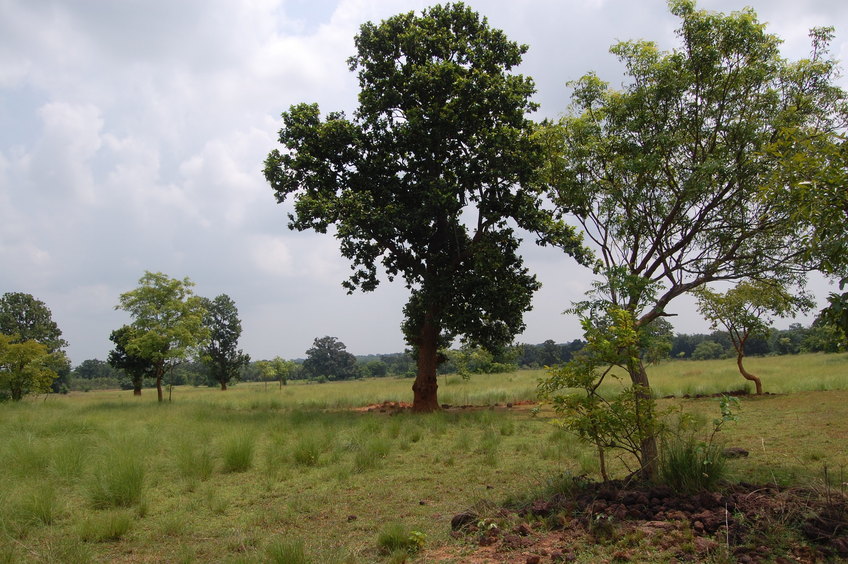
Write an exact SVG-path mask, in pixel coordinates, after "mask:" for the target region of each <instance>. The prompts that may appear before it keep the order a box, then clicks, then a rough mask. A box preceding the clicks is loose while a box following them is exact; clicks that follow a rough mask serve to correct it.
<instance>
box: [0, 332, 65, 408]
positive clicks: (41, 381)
mask: <svg viewBox="0 0 848 564" xmlns="http://www.w3.org/2000/svg"><path fill="white" fill-rule="evenodd" d="M52 360H53V355H52V354H51V353H50V352H49V350H48V347H47V345H45V344H43V343H39V342H38V341H36V340H34V339H29V340H26V341H22V340H20V339H17V338H16V337H15V336H13V335H5V334H3V333H0V399H2V397H3V396H4V395H6V394H8V396H6V397H7V398H11V399H12V400H14V401H20V400H22V399H23V397H24V396H25V395H27V394H39V393H46V392H49V391H50V386H51V385H52V384H53V380H54V379H55V378H56V376H57V374H56V371H55V370H53V368H52V366H51V365H52V364H54V363H53V362H52Z"/></svg>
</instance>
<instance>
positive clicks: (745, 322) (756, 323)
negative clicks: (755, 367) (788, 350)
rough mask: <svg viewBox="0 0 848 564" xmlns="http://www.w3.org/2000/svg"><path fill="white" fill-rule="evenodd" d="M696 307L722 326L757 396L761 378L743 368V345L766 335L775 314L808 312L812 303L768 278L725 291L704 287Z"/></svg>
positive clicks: (710, 319) (761, 384) (786, 314)
mask: <svg viewBox="0 0 848 564" xmlns="http://www.w3.org/2000/svg"><path fill="white" fill-rule="evenodd" d="M695 295H696V296H697V297H698V310H699V311H700V312H701V315H703V316H704V318H706V320H707V321H709V322H710V324H711V326H712V329H713V330H716V329H719V328H720V327H722V328H724V329H725V330H726V331H727V333H728V334H729V335H730V342H731V343H733V349H734V350H735V351H736V365H737V366H738V367H739V373H740V374H741V375H742V377H743V378H745V379H746V380H750V381H751V382H754V386H755V387H756V391H757V395H761V394H762V393H763V383H762V381H761V380H760V377H759V376H757V375H756V374H752V373H751V372H748V370H746V369H745V366H744V365H743V362H742V359H744V358H745V344H746V343H747V342H748V339H750V338H752V337H767V336H768V335H769V333H770V332H771V324H772V322H773V318H774V317H788V316H791V315H794V314H795V313H796V312H798V311H809V310H810V309H811V308H812V307H813V302H812V300H810V298H809V297H808V296H806V295H805V294H799V295H795V294H792V293H790V292H789V291H788V290H787V289H786V288H784V287H783V286H782V285H781V284H778V283H776V282H773V281H767V280H753V281H748V280H745V281H742V282H740V283H738V284H737V285H736V286H734V287H733V288H731V289H729V290H727V291H726V292H724V293H721V292H716V291H714V290H711V289H709V288H708V287H706V286H702V287H700V288H698V289H697V290H696V291H695Z"/></svg>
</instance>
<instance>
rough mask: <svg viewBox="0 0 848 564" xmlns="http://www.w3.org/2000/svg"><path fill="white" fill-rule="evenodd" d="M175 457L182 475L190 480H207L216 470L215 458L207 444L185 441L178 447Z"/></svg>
mask: <svg viewBox="0 0 848 564" xmlns="http://www.w3.org/2000/svg"><path fill="white" fill-rule="evenodd" d="M174 458H175V463H176V466H177V471H178V472H179V474H180V476H182V477H183V478H184V479H186V480H188V481H190V482H195V481H201V482H205V481H206V480H208V479H209V478H211V477H212V473H213V472H214V471H215V459H214V458H213V456H212V451H211V449H210V448H209V447H208V446H206V445H203V446H197V445H195V444H193V443H192V442H190V441H183V442H182V443H180V444H179V446H178V447H177V451H176V453H175V456H174Z"/></svg>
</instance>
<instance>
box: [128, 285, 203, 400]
mask: <svg viewBox="0 0 848 564" xmlns="http://www.w3.org/2000/svg"><path fill="white" fill-rule="evenodd" d="M138 282H139V285H138V288H136V289H135V290H131V291H129V292H125V293H123V294H121V297H120V301H119V303H118V305H117V306H115V309H122V310H124V311H126V312H128V313H129V314H130V315H131V316H132V317H133V321H132V323H131V325H130V326H131V327H132V328H133V334H131V335H130V336H129V338H128V339H127V341H126V343H125V344H124V348H125V350H126V352H127V353H129V354H130V355H133V356H137V357H141V358H144V359H147V360H148V361H149V362H150V364H151V365H152V370H151V377H152V378H154V379H155V380H156V396H157V398H158V400H159V401H160V402H161V401H163V399H164V398H163V394H162V378H163V377H164V376H165V375H166V374H167V373H168V372H169V371H170V370H172V369H173V368H174V367H176V366H177V365H178V364H180V363H181V362H183V361H184V360H185V359H186V358H188V357H190V356H193V355H194V354H196V353H197V352H198V351H199V350H200V348H201V347H202V346H203V345H204V344H205V343H206V341H207V339H208V338H209V330H208V329H207V328H206V327H205V326H204V325H203V314H204V312H205V310H204V308H203V301H202V300H201V298H200V297H198V296H195V295H194V292H193V291H192V287H193V286H194V283H193V282H192V281H191V280H189V279H188V278H184V279H183V280H179V279H176V278H170V277H168V276H166V275H165V274H162V273H161V272H155V273H154V272H145V273H144V276H142V277H141V278H140V279H139V281H138Z"/></svg>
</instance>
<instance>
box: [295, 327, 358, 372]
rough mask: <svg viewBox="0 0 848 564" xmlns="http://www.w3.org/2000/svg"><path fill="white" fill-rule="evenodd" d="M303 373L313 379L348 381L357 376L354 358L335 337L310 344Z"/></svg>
mask: <svg viewBox="0 0 848 564" xmlns="http://www.w3.org/2000/svg"><path fill="white" fill-rule="evenodd" d="M303 372H304V373H305V374H306V375H307V376H308V377H310V378H313V379H315V378H327V379H328V380H349V379H353V378H357V377H358V376H359V369H358V368H357V366H356V357H355V356H353V355H352V354H351V353H349V352H348V350H347V347H346V346H345V344H344V343H343V342H341V341H339V340H338V339H337V338H336V337H320V338H316V339H315V340H314V341H313V342H312V346H311V347H310V348H309V350H307V351H306V360H304V361H303Z"/></svg>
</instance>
